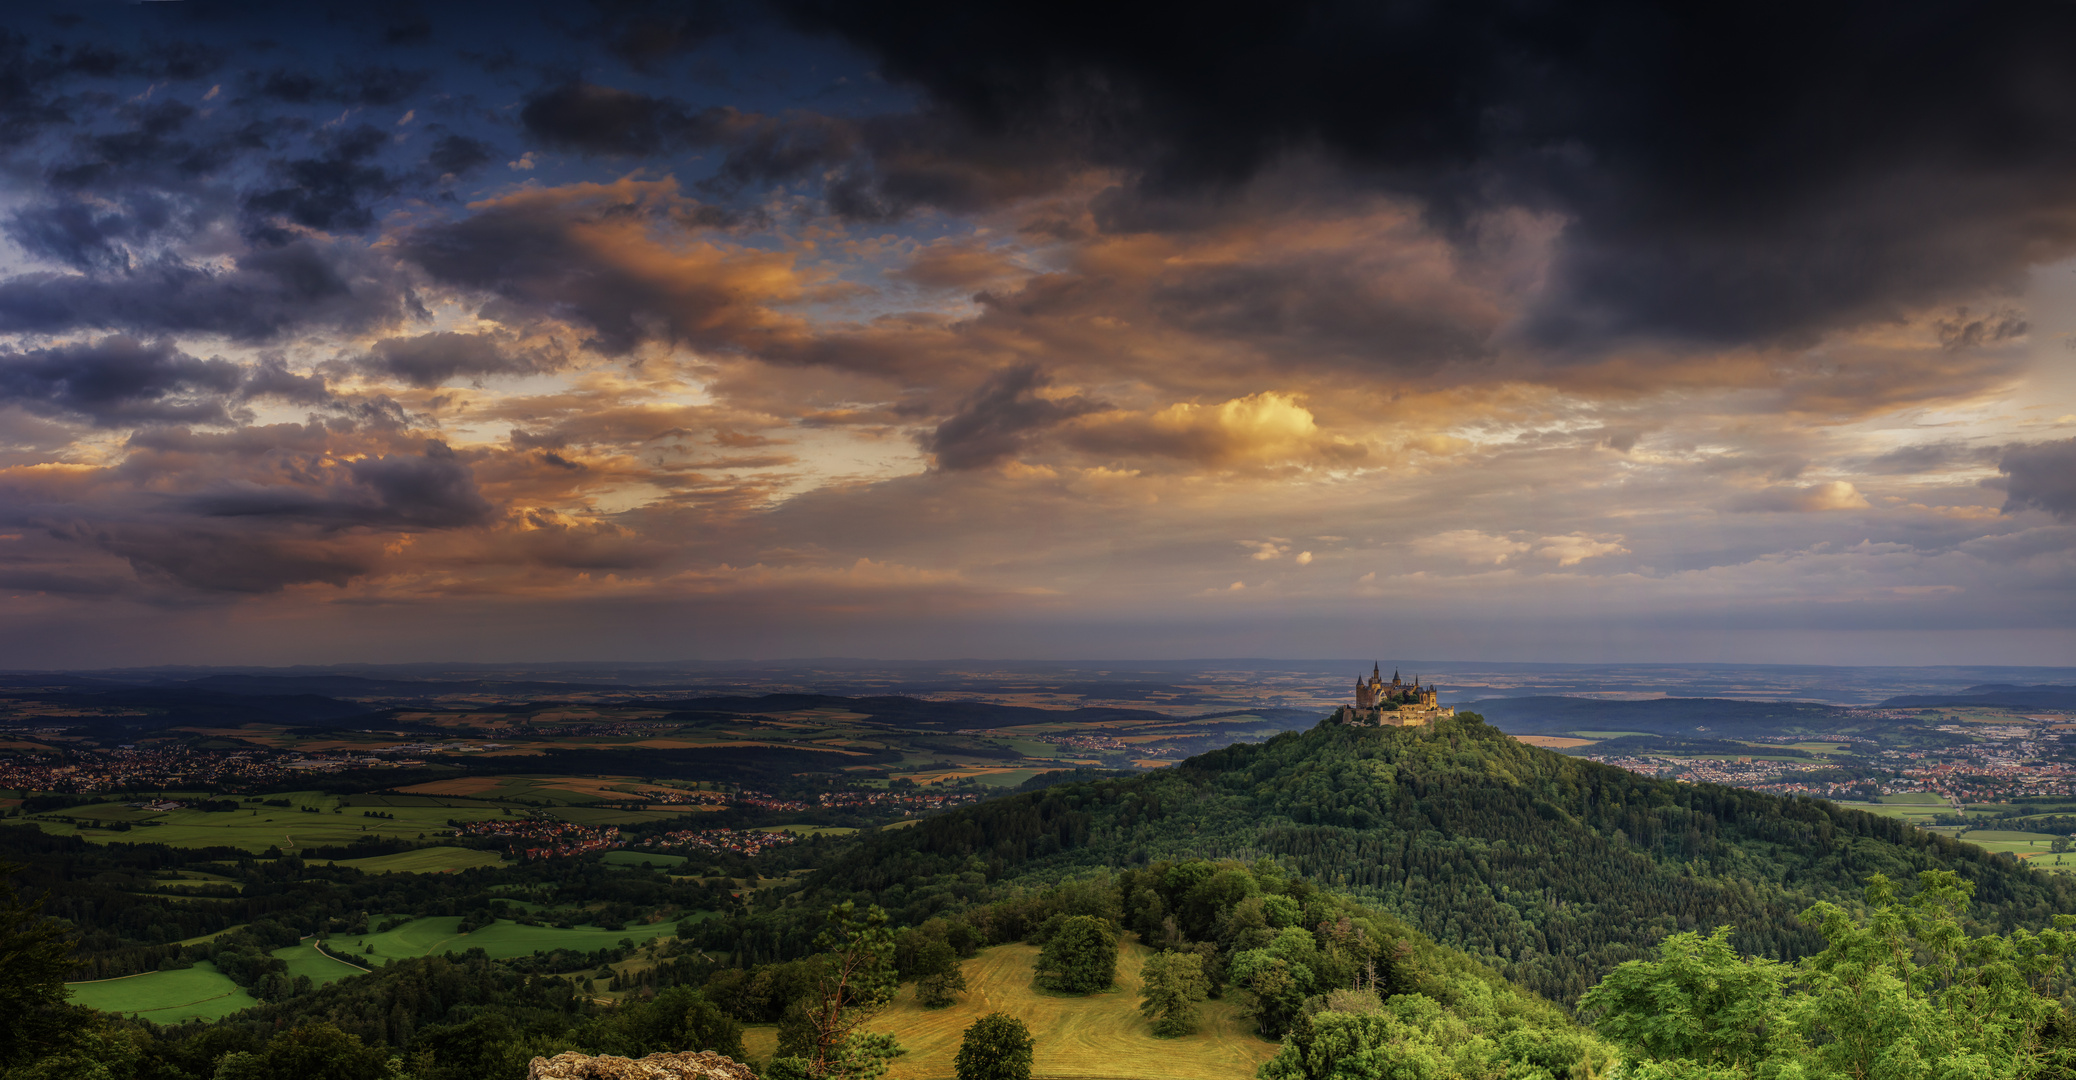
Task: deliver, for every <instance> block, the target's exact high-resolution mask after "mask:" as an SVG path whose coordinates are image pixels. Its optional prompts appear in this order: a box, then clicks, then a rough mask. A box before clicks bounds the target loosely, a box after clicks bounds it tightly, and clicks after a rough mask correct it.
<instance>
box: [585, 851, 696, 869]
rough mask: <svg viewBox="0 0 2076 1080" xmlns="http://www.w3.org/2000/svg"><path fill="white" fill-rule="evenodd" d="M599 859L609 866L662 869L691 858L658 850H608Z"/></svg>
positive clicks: (688, 860) (681, 863) (677, 864)
mask: <svg viewBox="0 0 2076 1080" xmlns="http://www.w3.org/2000/svg"><path fill="white" fill-rule="evenodd" d="M599 861H600V862H602V863H605V864H606V865H607V866H653V867H656V868H657V869H659V870H662V869H668V868H670V867H674V866H681V865H683V864H685V863H687V862H690V861H691V860H690V859H687V858H686V857H684V856H683V855H665V854H663V853H662V852H656V851H608V852H606V853H605V855H604V857H602V858H600V859H599Z"/></svg>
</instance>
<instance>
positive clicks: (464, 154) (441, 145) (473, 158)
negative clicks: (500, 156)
mask: <svg viewBox="0 0 2076 1080" xmlns="http://www.w3.org/2000/svg"><path fill="white" fill-rule="evenodd" d="M495 157H496V154H495V153H494V152H493V151H492V148H491V146H490V144H489V143H487V142H484V141H482V140H481V139H471V138H469V137H468V136H466V135H455V134H451V133H450V134H447V135H442V136H440V141H439V142H436V143H434V144H433V148H432V153H430V154H427V155H426V156H425V162H426V164H428V165H430V166H432V167H433V169H434V171H436V172H439V173H440V174H442V175H445V176H461V175H463V174H465V173H468V172H469V171H471V170H473V169H475V168H477V167H478V166H481V165H487V164H489V163H490V162H491V161H492V160H494V159H495Z"/></svg>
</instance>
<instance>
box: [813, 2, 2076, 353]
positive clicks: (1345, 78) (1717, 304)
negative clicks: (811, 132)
mask: <svg viewBox="0 0 2076 1080" xmlns="http://www.w3.org/2000/svg"><path fill="white" fill-rule="evenodd" d="M785 6H786V7H787V8H789V9H790V10H792V11H794V12H795V13H796V14H797V16H798V17H799V18H801V19H803V20H804V21H806V22H808V23H810V24H812V25H815V26H819V27H825V28H827V29H829V30H831V31H834V32H836V33H839V34H842V35H843V36H845V37H846V38H848V39H850V40H852V41H855V42H858V43H859V44H862V45H864V46H866V47H868V48H870V49H872V50H874V51H875V52H876V53H877V54H878V55H880V56H881V57H882V58H883V60H884V63H885V65H886V68H887V70H888V71H889V72H890V73H891V74H892V75H894V76H895V77H896V78H899V79H902V80H904V81H907V82H909V83H912V84H914V85H916V86H918V87H920V88H922V89H923V90H924V91H925V92H927V93H928V94H929V95H930V96H931V98H932V99H933V100H934V101H936V102H938V103H939V104H940V105H941V106H942V107H944V108H945V109H946V110H948V111H949V112H951V113H952V114H953V115H955V116H957V117H959V118H960V120H961V121H962V122H964V123H968V124H971V125H973V126H975V127H977V128H979V129H981V130H984V131H1002V132H1011V131H1013V132H1016V133H1018V134H1019V135H1022V136H1024V137H1026V138H1036V139H1040V140H1045V141H1049V142H1052V143H1055V144H1058V145H1065V146H1074V147H1078V148H1079V149H1080V151H1081V152H1082V153H1084V154H1086V155H1087V156H1088V157H1089V158H1090V159H1091V160H1094V161H1099V162H1103V163H1106V164H1109V165H1112V166H1119V167H1128V168H1131V169H1133V170H1135V171H1140V172H1142V173H1143V175H1144V176H1145V177H1146V181H1145V182H1146V184H1147V186H1148V188H1149V190H1152V191H1157V192H1158V191H1189V190H1204V189H1207V188H1216V187H1220V186H1227V185H1231V184H1234V183H1236V182H1239V181H1241V180H1244V179H1246V178H1247V177H1249V176H1251V175H1254V174H1255V173H1257V172H1258V171H1260V170H1262V169H1264V168H1266V167H1268V166H1270V165H1272V164H1273V163H1275V162H1276V161H1277V160H1279V159H1280V158H1282V157H1284V156H1286V155H1288V154H1291V153H1293V152H1301V151H1317V152H1320V153H1323V154H1326V155H1327V156H1329V157H1330V158H1332V159H1333V160H1336V161H1339V162H1341V163H1343V164H1344V165H1345V166H1346V167H1347V168H1349V169H1350V170H1353V171H1355V172H1357V173H1358V174H1360V175H1363V176H1365V177H1369V178H1372V180H1373V182H1375V183H1378V184H1382V185H1385V186H1389V187H1392V188H1396V189H1398V190H1402V191H1405V192H1408V193H1411V194H1416V195H1419V196H1422V197H1424V198H1428V199H1430V200H1432V202H1433V204H1434V212H1435V213H1436V214H1437V215H1439V216H1441V217H1443V218H1446V219H1450V220H1454V221H1458V222H1461V223H1464V224H1466V225H1468V224H1469V223H1471V222H1473V221H1474V220H1475V219H1476V217H1477V215H1478V214H1479V213H1480V212H1482V211H1484V210H1486V209H1488V208H1490V207H1492V206H1493V205H1494V203H1495V202H1501V203H1517V204H1522V205H1531V206H1540V207H1548V208H1552V209H1556V210H1559V211H1560V212H1561V213H1563V214H1564V215H1565V216H1566V217H1567V218H1569V219H1570V221H1571V225H1570V227H1569V228H1568V230H1567V234H1566V240H1565V243H1564V246H1563V249H1562V256H1561V260H1560V265H1559V266H1558V267H1557V268H1556V276H1555V278H1554V281H1553V284H1554V285H1555V288H1553V289H1552V290H1551V291H1550V294H1549V297H1548V302H1547V303H1546V304H1545V305H1543V306H1541V307H1539V309H1538V310H1537V312H1536V315H1535V318H1534V320H1533V321H1532V323H1531V324H1530V325H1531V326H1532V327H1533V329H1534V331H1535V333H1536V334H1537V335H1539V336H1541V337H1543V338H1545V339H1547V340H1552V341H1571V342H1578V341H1583V340H1587V339H1592V338H1600V337H1607V336H1619V335H1625V334H1631V333H1656V334H1670V335H1675V336H1678V337H1683V338H1693V339H1699V340H1706V341H1719V342H1729V341H1740V340H1750V339H1754V338H1758V339H1776V338H1784V337H1785V338H1793V337H1796V336H1798V335H1807V334H1809V333H1812V332H1816V331H1819V330H1822V329H1825V328H1829V327H1833V326H1838V325H1849V324H1856V323H1860V322H1864V321H1866V320H1870V319H1882V318H1887V317H1890V316H1891V315H1893V314H1894V313H1895V312H1896V311H1897V310H1898V309H1899V308H1900V307H1903V306H1908V305H1914V304H1922V303H1926V302H1928V301H1935V300H1937V299H1939V298H1940V297H1941V296H1942V295H1946V294H1950V293H1952V292H1955V291H1960V292H1967V291H1970V290H1974V289H1978V288H1982V287H1985V286H2002V285H2004V284H2006V283H2008V282H2009V281H2010V279H2011V275H2013V274H2014V273H2017V272H2019V271H2020V270H2022V269H2023V268H2024V267H2025V266H2026V265H2028V264H2029V263H2031V262H2034V261H2036V260H2039V259H2041V258H2042V257H2044V256H2047V255H2050V254H2052V253H2056V252H2060V253H2067V252H2068V251H2070V250H2072V249H2076V227H2072V225H2071V222H2072V221H2076V216H2072V214H2071V211H2072V209H2076V196H2072V195H2071V194H2070V192H2069V189H2068V187H2067V186H2066V184H2064V183H2062V182H2061V178H2062V177H2064V176H2065V175H2066V172H2067V171H2068V170H2069V169H2070V168H2071V166H2072V164H2076V155H2072V153H2071V151H2070V150H2069V148H2068V143H2067V140H2066V139H2064V138H2062V137H2061V134H2060V128H2061V125H2062V123H2063V122H2064V120H2065V119H2066V117H2067V116H2068V115H2069V113H2070V111H2071V110H2072V108H2076V76H2072V75H2071V74H2070V73H2071V72H2072V71H2076V63H2072V60H2076V45H2072V44H2071V42H2076V14H2072V13H2071V12H2070V11H2069V10H2068V9H2066V8H2063V7H2060V6H2056V5H2053V4H2048V3H2029V4H2022V5H2019V6H2017V7H2013V8H1997V9H1988V8H1980V7H1956V6H1953V5H1948V4H1933V3H1917V4H1906V5H1904V6H1902V7H1900V8H1899V7H1897V6H1895V5H1890V4H1872V3H1855V4H1846V5H1841V6H1834V7H1831V8H1827V9H1826V10H1825V11H1823V12H1822V13H1820V14H1818V15H1814V16H1812V15H1811V14H1810V13H1809V12H1807V11H1806V10H1804V9H1801V8H1794V7H1791V6H1787V5H1780V4H1756V5H1751V4H1747V5H1738V6H1735V7H1730V8H1718V7H1694V6H1680V5H1670V6H1666V5H1656V6H1646V7H1643V8H1639V7H1638V6H1636V5H1634V4H1627V3H1612V2H1608V3H1590V4H1585V5H1567V6H1565V7H1564V8H1562V9H1554V8H1553V9H1543V8H1537V7H1513V8H1505V9H1490V8H1484V7H1479V8H1468V7H1461V6H1451V5H1438V6H1432V7H1428V8H1423V9H1420V10H1417V11H1414V10H1406V11H1401V10H1396V9H1394V10H1391V11H1388V12H1387V11H1384V10H1380V9H1378V8H1376V7H1375V6H1374V5H1366V4H1359V3H1328V4H1308V5H1294V6H1284V7H1265V8H1259V9H1256V10H1254V11H1252V12H1251V13H1250V15H1249V16H1248V17H1247V18H1244V19H1205V20H1189V19H1182V20H1175V19H1151V18H1148V19H1120V18H1118V17H1117V13H1116V12H1115V11H1114V10H1112V9H1109V8H1105V7H1098V6H1090V5H1087V4H1075V3H1044V4H1037V3H1006V4H995V5H991V6H990V7H989V8H988V10H987V11H986V12H985V13H984V14H978V15H977V14H975V13H974V12H972V11H971V10H969V9H967V8H965V7H964V6H961V5H955V4H951V3H948V2H942V0H940V2H935V3H923V4H913V3H904V4H900V5H887V4H880V3H852V2H843V3H832V2H828V0H787V2H786V3H785ZM1098 27H1099V28H1101V29H1093V28H1098ZM1732 86H1734V87H1736V88H1737V90H1736V92H1734V93H1727V92H1724V90H1723V88H1725V87H1732Z"/></svg>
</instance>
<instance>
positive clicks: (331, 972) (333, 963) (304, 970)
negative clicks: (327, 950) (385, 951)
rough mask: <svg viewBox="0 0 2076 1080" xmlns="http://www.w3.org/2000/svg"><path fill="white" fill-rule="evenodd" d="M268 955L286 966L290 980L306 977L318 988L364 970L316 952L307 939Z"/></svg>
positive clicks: (315, 948)
mask: <svg viewBox="0 0 2076 1080" xmlns="http://www.w3.org/2000/svg"><path fill="white" fill-rule="evenodd" d="M268 955H270V956H272V957H273V958H274V959H276V960H279V961H281V962H282V963H284V964H287V965H288V974H289V977H290V978H294V977H295V976H297V975H307V976H309V977H310V981H311V982H313V983H316V984H317V985H319V986H323V985H324V984H325V983H331V982H338V981H339V980H340V979H345V978H350V977H352V976H354V975H358V974H360V973H361V972H362V971H364V970H366V969H364V968H357V967H354V966H353V965H352V964H349V963H347V962H345V961H344V960H334V959H332V958H331V957H329V956H326V955H325V954H323V953H321V952H318V951H317V943H316V942H314V941H311V940H310V939H309V938H304V939H303V940H302V941H301V942H298V943H297V944H294V945H290V946H288V947H287V948H284V949H275V950H274V951H273V952H272V953H270V954H268Z"/></svg>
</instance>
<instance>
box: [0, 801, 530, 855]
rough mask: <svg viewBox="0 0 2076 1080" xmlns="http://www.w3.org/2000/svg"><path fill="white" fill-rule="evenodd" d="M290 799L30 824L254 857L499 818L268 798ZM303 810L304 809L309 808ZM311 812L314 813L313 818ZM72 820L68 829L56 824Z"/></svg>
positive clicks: (482, 811)
mask: <svg viewBox="0 0 2076 1080" xmlns="http://www.w3.org/2000/svg"><path fill="white" fill-rule="evenodd" d="M267 797H268V798H270V799H287V800H288V801H289V802H290V803H291V804H292V805H290V806H285V807H284V806H266V805H264V804H262V803H255V802H245V803H240V804H239V808H238V809H236V810H231V811H227V812H222V813H212V812H209V811H205V810H174V811H170V812H167V813H153V812H151V811H148V810H132V809H130V808H128V807H125V806H122V805H119V804H104V805H97V806H84V807H76V808H73V809H70V810H64V811H59V812H56V813H53V814H43V815H36V816H33V817H30V818H29V819H28V820H29V821H30V822H31V823H33V824H35V825H36V826H38V827H39V828H41V829H43V830H44V831H45V832H49V833H56V834H58V835H74V836H78V837H79V838H80V839H82V840H87V841H90V842H93V843H101V844H108V843H144V844H166V845H169V846H172V847H235V848H238V849H240V850H243V851H249V852H253V853H259V852H263V851H265V850H267V849H268V848H272V847H278V848H280V849H281V850H282V851H284V852H289V853H293V852H295V851H296V849H298V848H304V847H329V846H334V845H341V844H351V843H353V842H354V841H355V840H358V839H360V838H362V837H364V836H372V837H377V838H381V839H404V840H410V839H418V838H421V837H428V838H429V837H433V836H437V835H439V834H441V833H445V832H447V831H448V825H447V822H448V821H450V820H456V821H480V820H484V819H487V818H494V817H499V816H501V815H502V813H503V811H502V810H501V809H500V808H499V807H496V806H485V805H482V804H477V805H475V806H436V805H428V806H416V807H395V808H387V809H383V810H382V811H381V812H382V813H385V814H390V815H393V816H392V817H389V818H370V817H365V816H363V808H362V807H360V806H348V805H342V800H341V799H339V798H338V797H337V796H333V795H324V794H319V793H317V792H307V791H306V792H292V793H290V794H287V795H269V796H267ZM306 808H307V809H306ZM310 811H315V812H314V813H313V812H310ZM61 817H62V818H74V819H77V820H78V821H80V822H81V823H83V827H82V825H71V824H67V823H65V822H62V821H56V820H53V819H54V818H61ZM118 822H124V823H128V825H129V826H130V828H129V829H128V830H127V831H122V832H115V831H110V830H108V829H106V828H95V827H93V826H95V825H104V826H105V825H112V824H115V823H118Z"/></svg>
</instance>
